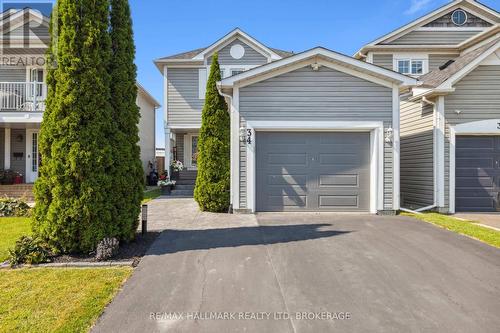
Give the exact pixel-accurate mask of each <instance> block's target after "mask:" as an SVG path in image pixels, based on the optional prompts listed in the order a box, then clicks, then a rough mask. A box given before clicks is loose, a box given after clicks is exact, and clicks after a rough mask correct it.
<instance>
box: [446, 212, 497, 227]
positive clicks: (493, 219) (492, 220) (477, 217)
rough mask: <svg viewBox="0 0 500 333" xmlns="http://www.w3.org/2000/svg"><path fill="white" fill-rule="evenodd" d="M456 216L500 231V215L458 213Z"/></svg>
mask: <svg viewBox="0 0 500 333" xmlns="http://www.w3.org/2000/svg"><path fill="white" fill-rule="evenodd" d="M454 216H455V217H458V218H461V219H465V220H469V221H474V222H478V223H480V224H483V225H485V226H488V227H492V228H495V229H498V230H500V213H457V214H455V215H454Z"/></svg>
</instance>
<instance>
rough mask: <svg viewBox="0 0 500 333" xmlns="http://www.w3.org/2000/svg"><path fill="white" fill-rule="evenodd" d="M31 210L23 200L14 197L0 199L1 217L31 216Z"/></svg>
mask: <svg viewBox="0 0 500 333" xmlns="http://www.w3.org/2000/svg"><path fill="white" fill-rule="evenodd" d="M30 211H31V208H30V206H28V204H27V203H26V202H24V201H22V200H19V199H13V198H1V199H0V217H11V216H18V217H21V216H29V215H30Z"/></svg>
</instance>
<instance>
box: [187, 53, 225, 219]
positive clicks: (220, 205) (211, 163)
mask: <svg viewBox="0 0 500 333" xmlns="http://www.w3.org/2000/svg"><path fill="white" fill-rule="evenodd" d="M218 58H219V57H218V54H217V53H215V54H214V55H213V57H212V64H211V66H210V75H209V77H208V81H207V91H206V95H205V105H204V106H203V111H202V121H201V129H200V137H199V142H198V151H199V153H198V176H197V178H196V187H195V190H194V198H195V200H196V201H197V202H198V205H199V206H200V209H201V210H202V211H209V212H224V211H227V209H228V207H229V184H230V117H229V112H228V108H227V104H226V101H225V100H224V98H223V97H222V96H221V95H219V92H218V91H217V86H216V83H217V81H220V79H221V75H220V67H219V61H218Z"/></svg>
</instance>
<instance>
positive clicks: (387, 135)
mask: <svg viewBox="0 0 500 333" xmlns="http://www.w3.org/2000/svg"><path fill="white" fill-rule="evenodd" d="M393 139H394V130H393V129H392V128H388V129H386V130H385V142H386V143H392V140H393Z"/></svg>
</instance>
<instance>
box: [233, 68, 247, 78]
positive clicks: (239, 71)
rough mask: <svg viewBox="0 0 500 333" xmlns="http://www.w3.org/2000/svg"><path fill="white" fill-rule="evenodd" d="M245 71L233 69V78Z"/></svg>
mask: <svg viewBox="0 0 500 333" xmlns="http://www.w3.org/2000/svg"><path fill="white" fill-rule="evenodd" d="M244 71H245V70H244V69H241V68H231V76H234V75H238V74H241V73H243V72H244Z"/></svg>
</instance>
